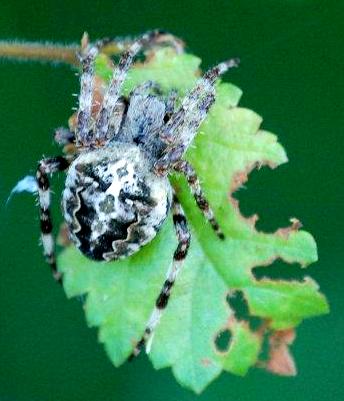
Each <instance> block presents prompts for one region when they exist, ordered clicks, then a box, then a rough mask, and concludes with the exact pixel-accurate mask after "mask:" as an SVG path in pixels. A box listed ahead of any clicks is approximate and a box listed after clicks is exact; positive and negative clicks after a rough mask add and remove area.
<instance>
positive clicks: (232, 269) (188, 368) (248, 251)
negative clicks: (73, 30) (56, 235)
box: [59, 49, 328, 392]
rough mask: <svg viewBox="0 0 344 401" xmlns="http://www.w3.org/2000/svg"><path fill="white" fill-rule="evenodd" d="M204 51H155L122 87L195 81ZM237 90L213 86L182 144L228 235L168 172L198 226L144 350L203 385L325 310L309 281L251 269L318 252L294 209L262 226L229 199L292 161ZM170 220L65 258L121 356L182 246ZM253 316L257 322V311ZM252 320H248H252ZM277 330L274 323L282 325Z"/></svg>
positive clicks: (184, 380)
mask: <svg viewBox="0 0 344 401" xmlns="http://www.w3.org/2000/svg"><path fill="white" fill-rule="evenodd" d="M199 63H200V60H199V59H198V58H196V57H194V56H192V55H187V54H183V55H176V54H175V53H174V52H173V51H172V50H170V49H163V50H159V51H157V52H156V53H154V54H153V55H150V58H149V61H148V62H147V63H145V64H138V65H136V66H135V67H134V68H133V69H132V70H131V71H130V73H129V77H128V79H127V81H126V84H125V89H124V92H125V93H128V92H129V91H130V90H131V89H132V88H133V87H135V86H136V85H137V84H138V83H140V82H143V81H146V80H148V79H151V80H155V81H157V82H159V83H160V84H161V85H162V88H163V90H164V91H166V92H168V91H169V90H171V89H172V88H176V89H178V90H179V92H180V93H181V94H183V93H185V92H186V91H187V90H188V89H189V88H190V87H192V85H193V84H194V82H195V80H196V77H197V75H198V66H199ZM110 67H111V64H109V60H107V59H106V58H105V57H104V56H101V57H99V58H98V61H97V73H98V75H99V76H100V77H102V78H104V79H108V78H109V76H110V75H111V69H110ZM240 96H241V91H240V90H239V89H238V88H236V87H235V86H233V85H231V84H228V83H219V84H218V86H217V100H216V103H215V105H214V106H213V108H212V109H211V112H210V114H209V117H208V118H207V120H206V121H205V122H204V124H203V125H202V127H201V129H200V132H199V134H198V136H197V137H196V139H195V141H194V145H195V146H194V147H192V148H190V150H189V151H188V153H187V159H188V160H189V161H190V162H192V164H193V166H194V168H195V170H196V171H197V174H198V175H199V177H200V179H201V182H202V185H203V188H204V191H205V194H206V196H207V198H208V200H209V202H210V204H211V206H212V208H213V209H214V211H215V215H216V217H217V219H218V221H219V223H220V226H221V228H222V229H223V231H224V233H225V235H226V240H225V241H221V240H219V239H218V238H217V237H216V236H215V235H214V233H213V232H212V230H211V228H210V227H209V225H208V223H207V222H205V220H204V218H203V216H202V214H201V213H200V211H199V210H198V208H197V207H196V205H195V201H194V199H193V197H192V196H191V195H190V191H189V189H188V187H187V185H186V182H185V179H184V178H182V177H179V176H173V177H171V181H172V184H173V185H174V187H175V188H176V190H177V191H178V194H179V198H180V199H181V202H182V205H183V208H184V209H185V212H186V215H187V218H188V221H189V225H190V227H191V231H192V243H191V247H190V252H189V254H188V257H187V260H186V262H185V265H184V267H183V270H182V272H181V274H180V276H179V277H178V280H177V283H176V285H175V287H174V288H173V293H172V296H171V300H170V303H169V305H168V308H167V309H166V312H165V313H164V315H163V317H162V319H161V322H160V325H159V326H158V329H157V330H156V333H155V336H154V339H153V343H152V348H151V352H150V353H149V358H150V359H151V361H152V363H153V365H154V367H155V368H157V369H158V368H163V367H171V368H172V370H173V373H174V375H175V377H176V379H177V380H178V381H179V382H180V383H181V384H182V385H184V386H186V387H188V388H190V389H192V390H194V391H196V392H201V391H202V390H203V389H204V388H205V387H206V386H207V385H208V384H209V383H210V382H211V381H212V380H214V379H215V378H216V377H217V376H218V375H219V374H220V373H221V372H222V370H225V371H229V372H231V373H233V374H237V375H244V374H246V372H247V370H248V369H249V368H250V367H251V366H254V365H256V364H257V363H258V362H259V364H260V365H262V364H264V363H266V362H267V361H263V362H262V361H259V358H260V353H261V348H262V343H263V340H264V339H265V338H266V336H269V335H272V334H273V333H274V330H281V329H292V328H293V327H295V326H296V325H298V324H299V323H300V322H301V321H302V320H303V319H305V318H307V317H311V316H315V315H320V314H323V313H327V312H328V305H327V302H326V299H325V297H324V296H323V295H322V294H321V293H320V292H319V291H318V287H317V285H316V283H315V282H314V281H312V280H311V279H309V278H305V279H304V280H303V281H302V282H297V281H290V282H288V281H283V280H276V281H273V280H268V279H262V280H257V279H255V277H254V275H253V273H252V269H253V268H254V267H257V266H266V265H268V264H270V263H272V262H273V261H274V260H276V259H283V260H284V261H285V262H287V263H299V264H300V265H301V266H303V267H305V266H307V265H308V264H310V263H312V262H314V261H316V260H317V251H316V244H315V242H314V239H313V238H312V236H311V235H310V234H308V233H307V232H305V231H299V229H298V228H299V223H298V221H296V220H295V219H294V220H293V221H292V224H291V226H290V227H288V228H283V229H279V230H277V231H276V232H275V233H273V234H265V233H263V232H259V231H257V230H256V228H255V219H254V218H251V219H247V218H244V217H243V216H242V215H241V214H240V211H239V208H238V203H237V201H236V200H234V198H233V197H232V194H233V192H234V191H235V190H237V189H238V188H240V186H241V185H242V184H243V183H244V182H245V181H246V179H247V175H248V174H249V172H250V171H251V170H252V169H253V168H255V167H258V166H262V165H267V166H269V167H271V168H273V167H276V166H278V165H279V164H281V163H285V162H286V161H287V157H286V154H285V151H284V149H283V147H282V146H281V145H280V144H279V143H278V142H277V137H276V136H275V135H273V134H271V133H269V132H267V131H264V130H261V129H260V124H261V121H262V119H261V117H259V116H258V115H257V114H256V113H254V112H253V111H251V110H248V109H244V108H240V107H238V106H237V104H238V101H239V99H240ZM176 245H177V243H176V239H175V234H174V230H173V226H172V221H171V218H169V219H168V221H167V223H166V224H165V226H164V227H163V229H162V230H161V232H160V233H159V234H158V236H157V237H156V239H155V240H153V241H152V242H151V243H150V244H148V245H147V246H145V247H144V248H142V249H141V250H140V251H139V252H138V253H137V254H135V255H133V256H132V257H130V258H127V259H125V260H121V261H117V262H111V263H100V262H93V261H90V260H88V259H86V258H85V257H84V256H82V255H81V254H80V252H79V251H77V250H76V249H75V248H73V247H69V248H67V249H66V250H64V251H63V252H62V253H61V255H60V257H59V265H60V270H61V271H62V272H63V274H64V288H65V291H66V293H67V296H68V297H73V296H77V295H82V294H86V295H87V296H86V303H85V313H86V318H87V322H88V324H89V325H90V326H97V327H99V340H100V341H101V342H102V343H104V345H105V348H106V351H107V353H108V355H109V357H110V359H111V360H112V362H113V363H114V365H116V366H119V365H121V364H122V363H124V362H125V361H126V359H127V357H128V356H129V355H130V353H131V350H132V348H133V346H134V344H135V343H136V342H137V341H138V340H139V339H140V337H141V335H142V333H143V330H144V328H145V325H146V322H147V320H148V317H149V315H150V313H151V311H152V309H153V306H154V303H155V300H156V298H157V295H158V294H159V291H160V289H161V286H162V284H163V282H164V278H165V274H166V271H167V269H168V267H169V265H170V263H171V259H172V255H173V252H174V249H175V247H176ZM235 291H241V292H242V294H243V296H244V299H245V302H246V303H247V307H248V313H247V316H246V317H245V318H244V319H243V318H239V317H238V311H237V310H235V309H233V307H230V305H229V303H228V300H227V298H228V295H229V294H233V292H235ZM252 317H256V318H258V321H259V322H260V324H259V325H258V327H257V328H255V329H254V328H253V327H251V326H252V324H251V325H250V324H249V322H250V319H251V318H252ZM245 320H247V321H245ZM223 330H229V332H230V334H231V338H230V341H229V344H228V347H227V349H226V350H225V351H222V350H220V349H218V347H217V345H216V340H217V337H218V335H219V334H220V333H221V332H222V331H223ZM276 333H278V332H277V331H276Z"/></svg>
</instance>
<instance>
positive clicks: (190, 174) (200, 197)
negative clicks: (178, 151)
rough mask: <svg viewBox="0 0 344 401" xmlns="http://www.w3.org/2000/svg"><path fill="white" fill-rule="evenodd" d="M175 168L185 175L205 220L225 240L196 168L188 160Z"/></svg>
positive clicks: (179, 163)
mask: <svg viewBox="0 0 344 401" xmlns="http://www.w3.org/2000/svg"><path fill="white" fill-rule="evenodd" d="M173 168H174V170H175V171H177V172H179V173H182V174H184V175H185V177H186V179H187V181H188V184H189V186H190V189H191V192H192V195H193V196H194V198H195V201H196V203H197V206H198V207H199V209H200V210H201V212H202V213H203V215H204V217H205V219H206V220H207V221H209V223H210V225H211V227H212V229H213V230H214V232H215V234H216V235H217V236H218V237H219V238H220V239H224V238H225V236H224V234H223V232H222V230H221V228H220V226H219V224H218V222H217V221H216V219H215V216H214V212H213V210H212V209H211V207H210V205H209V202H208V201H207V199H206V197H205V195H204V193H203V190H202V187H201V184H200V182H199V179H198V177H197V174H196V172H195V170H194V168H193V167H192V165H191V164H190V163H189V162H187V161H186V160H181V161H180V162H178V163H177V164H175V165H174V167H173Z"/></svg>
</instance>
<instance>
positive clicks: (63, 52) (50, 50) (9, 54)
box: [0, 34, 130, 66]
mask: <svg viewBox="0 0 344 401" xmlns="http://www.w3.org/2000/svg"><path fill="white" fill-rule="evenodd" d="M83 39H84V40H85V41H86V43H87V42H88V37H87V34H86V35H84V37H83ZM129 44H130V41H129V40H119V41H116V40H114V41H110V42H109V43H107V44H106V45H105V46H104V48H103V49H102V53H105V54H107V55H108V56H114V55H116V54H119V53H121V52H122V51H123V50H124V49H125V48H126V47H128V45H129ZM84 45H85V43H84ZM78 51H80V45H77V44H71V45H61V44H54V43H50V42H46V43H41V42H24V41H23V42H22V41H6V40H2V41H0V58H7V59H14V60H24V61H29V60H32V61H42V62H52V63H66V64H70V65H73V66H79V59H78V57H77V53H78Z"/></svg>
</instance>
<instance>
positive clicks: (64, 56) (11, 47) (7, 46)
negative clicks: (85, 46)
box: [0, 41, 80, 65]
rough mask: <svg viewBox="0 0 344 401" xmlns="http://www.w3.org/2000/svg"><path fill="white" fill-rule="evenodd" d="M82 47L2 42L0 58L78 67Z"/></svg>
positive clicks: (0, 44) (0, 42)
mask: <svg viewBox="0 0 344 401" xmlns="http://www.w3.org/2000/svg"><path fill="white" fill-rule="evenodd" d="M79 49H80V46H78V45H76V44H73V45H68V46H66V45H60V44H53V43H40V42H17V41H0V58H1V57H4V58H8V59H16V60H33V61H47V62H60V63H67V64H71V65H78V64H79V61H78V59H77V56H76V52H77V51H78V50H79Z"/></svg>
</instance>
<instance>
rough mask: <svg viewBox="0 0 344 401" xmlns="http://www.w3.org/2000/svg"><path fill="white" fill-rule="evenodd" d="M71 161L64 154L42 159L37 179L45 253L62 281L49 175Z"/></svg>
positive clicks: (56, 275)
mask: <svg viewBox="0 0 344 401" xmlns="http://www.w3.org/2000/svg"><path fill="white" fill-rule="evenodd" d="M68 166H69V162H68V160H67V159H66V158H64V157H62V156H57V157H51V158H48V159H44V160H41V161H40V162H39V164H38V168H37V172H36V179H37V185H38V201H39V208H40V209H39V210H40V224H41V239H42V245H43V253H44V256H45V258H46V261H47V263H48V264H49V266H50V268H51V272H52V275H53V277H54V279H55V280H56V281H57V282H59V283H60V284H61V283H62V278H61V273H59V272H58V271H57V266H56V258H55V241H54V238H53V235H52V229H53V225H52V219H51V214H50V192H51V191H50V184H49V178H48V175H49V174H52V173H55V172H57V171H63V170H66V169H67V168H68Z"/></svg>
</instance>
